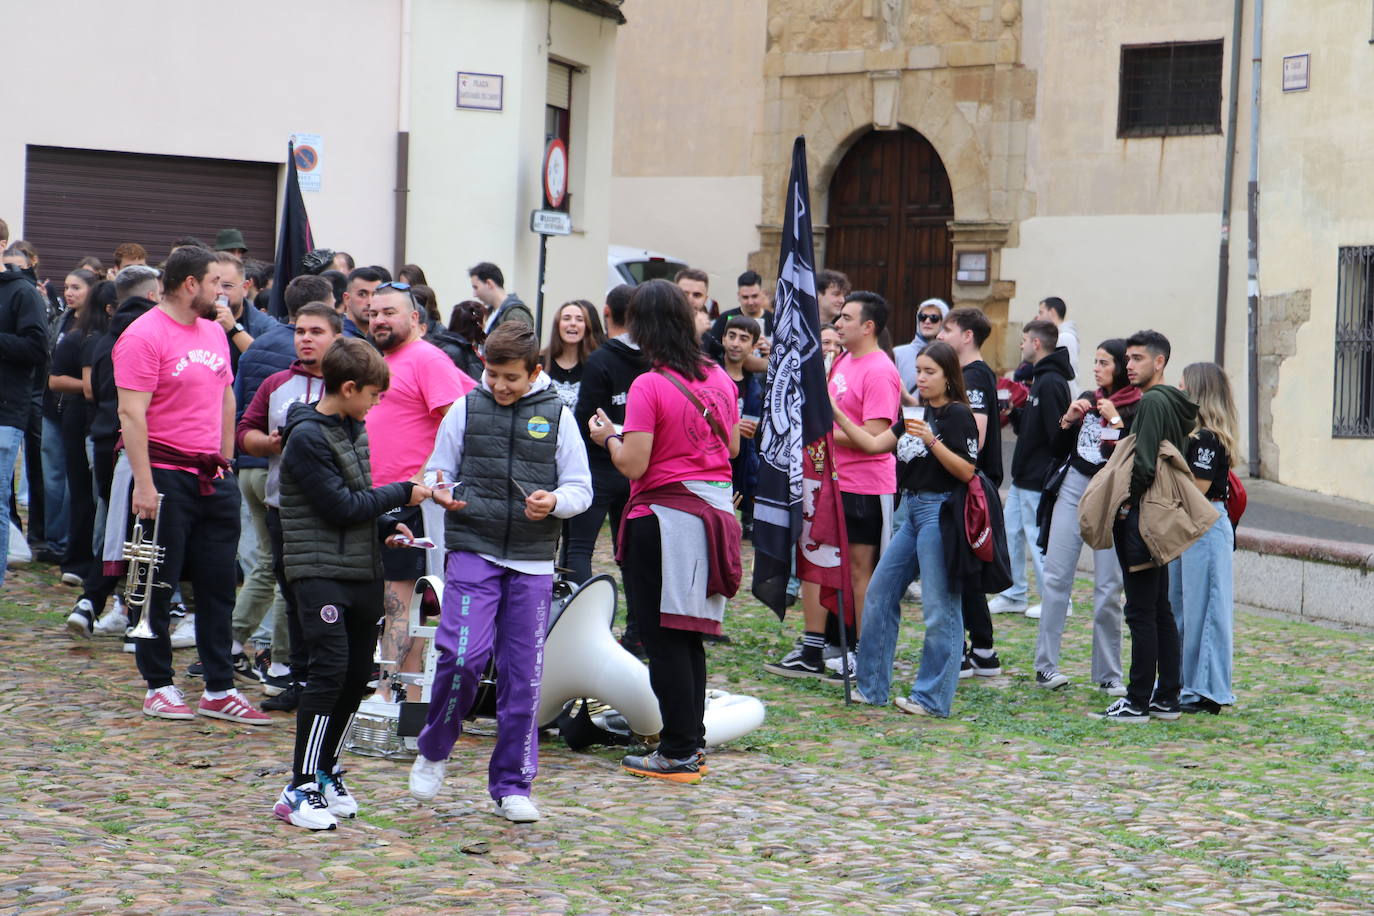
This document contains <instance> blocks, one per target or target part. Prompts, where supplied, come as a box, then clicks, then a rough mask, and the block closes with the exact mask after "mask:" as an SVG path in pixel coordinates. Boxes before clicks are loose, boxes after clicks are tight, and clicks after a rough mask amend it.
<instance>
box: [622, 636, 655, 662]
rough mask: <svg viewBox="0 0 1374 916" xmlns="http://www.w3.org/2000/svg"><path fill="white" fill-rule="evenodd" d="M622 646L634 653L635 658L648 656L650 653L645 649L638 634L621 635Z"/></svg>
mask: <svg viewBox="0 0 1374 916" xmlns="http://www.w3.org/2000/svg"><path fill="white" fill-rule="evenodd" d="M620 648H622V649H624V650H625V651H626V652H628V653H630V654H631V655H633V656H634V657H635V658H648V657H649V653H647V652H645V651H644V643H643V642H641V641H640V639H639V637H638V636H635V635H633V634H626V635H624V636H622V637H620Z"/></svg>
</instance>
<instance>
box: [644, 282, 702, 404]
mask: <svg viewBox="0 0 1374 916" xmlns="http://www.w3.org/2000/svg"><path fill="white" fill-rule="evenodd" d="M625 317H626V320H627V321H628V322H629V324H630V337H632V338H633V339H634V342H635V343H637V344H639V349H640V352H641V353H643V354H644V361H645V362H646V363H648V364H649V365H650V366H651V367H654V368H659V367H664V368H668V369H672V370H673V371H674V372H676V373H678V374H679V375H681V376H683V377H684V378H689V379H692V380H694V381H698V382H700V381H704V380H705V379H706V370H707V368H708V366H709V365H710V362H709V361H708V360H707V358H706V354H704V353H702V352H701V341H700V339H699V338H698V337H697V326H696V316H694V315H693V314H692V307H691V306H689V305H688V304H687V297H686V296H684V295H683V294H682V290H680V289H678V285H677V284H676V283H669V282H668V281H667V280H649V281H647V282H644V283H641V284H639V286H638V287H637V288H636V289H635V294H634V296H633V297H632V298H631V299H630V307H629V310H628V312H627V313H626V316H625Z"/></svg>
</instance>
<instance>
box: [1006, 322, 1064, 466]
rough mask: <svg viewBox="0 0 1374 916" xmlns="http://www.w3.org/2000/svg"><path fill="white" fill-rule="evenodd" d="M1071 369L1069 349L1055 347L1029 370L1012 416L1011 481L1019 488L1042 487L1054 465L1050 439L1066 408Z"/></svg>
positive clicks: (1054, 435)
mask: <svg viewBox="0 0 1374 916" xmlns="http://www.w3.org/2000/svg"><path fill="white" fill-rule="evenodd" d="M1072 381H1073V369H1072V368H1071V365H1070V363H1069V351H1068V350H1066V349H1064V348H1063V347H1059V348H1058V349H1056V350H1055V351H1054V352H1053V353H1051V354H1049V355H1048V356H1046V357H1045V358H1044V359H1042V360H1040V362H1038V363H1036V364H1035V367H1034V368H1033V369H1032V370H1031V388H1030V397H1028V398H1027V399H1026V405H1025V406H1024V407H1022V408H1021V409H1020V410H1019V411H1018V412H1017V414H1016V415H1014V416H1013V417H1012V419H1013V421H1014V423H1015V426H1016V451H1014V452H1012V455H1011V482H1012V484H1013V485H1014V486H1018V487H1020V488H1021V489H1023V490H1036V491H1039V490H1042V489H1044V487H1045V477H1046V476H1047V475H1048V474H1049V472H1050V471H1051V470H1053V469H1054V466H1055V454H1054V440H1055V438H1056V437H1057V436H1058V434H1059V420H1060V419H1061V418H1062V417H1063V416H1064V411H1066V410H1068V409H1069V396H1070V390H1069V385H1070V384H1071V383H1072Z"/></svg>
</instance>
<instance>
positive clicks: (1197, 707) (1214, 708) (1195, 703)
mask: <svg viewBox="0 0 1374 916" xmlns="http://www.w3.org/2000/svg"><path fill="white" fill-rule="evenodd" d="M1178 708H1179V711H1180V712H1185V713H1188V714H1190V715H1191V714H1194V713H1206V714H1207V715H1209V716H1219V715H1221V704H1220V703H1213V702H1212V701H1211V700H1209V699H1207V698H1206V697H1198V698H1197V699H1196V700H1187V701H1185V702H1183V703H1179V704H1178Z"/></svg>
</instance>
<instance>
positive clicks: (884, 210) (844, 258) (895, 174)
mask: <svg viewBox="0 0 1374 916" xmlns="http://www.w3.org/2000/svg"><path fill="white" fill-rule="evenodd" d="M953 218H954V192H953V190H951V188H950V186H949V177H948V176H947V175H946V174H945V167H944V164H943V163H942V162H940V156H939V154H938V153H936V152H935V147H933V146H931V145H930V141H929V140H927V139H926V138H925V137H923V136H921V135H920V134H918V133H917V132H916V131H914V130H912V129H910V128H902V129H901V130H898V131H873V132H871V133H869V134H866V135H865V136H864V137H863V138H861V139H860V140H859V142H858V143H856V144H854V147H853V148H852V149H851V150H850V151H849V152H848V153H846V154H845V157H844V159H843V160H841V161H840V166H839V168H837V169H836V170H835V177H834V178H833V179H832V180H831V182H830V211H829V214H828V220H827V221H828V223H829V226H830V228H829V230H828V232H827V235H826V247H825V266H826V267H829V268H832V269H834V270H841V271H844V273H845V274H847V275H848V276H849V279H850V281H851V282H852V283H853V284H854V288H855V289H870V290H873V291H874V292H876V293H880V294H881V295H882V296H883V297H884V298H886V299H887V301H888V303H889V304H890V305H891V307H892V316H891V320H890V321H889V323H888V326H889V328H890V329H891V331H892V340H893V343H903V342H905V341H908V340H911V338H912V336H913V335H914V334H915V333H916V304H917V303H918V302H920V301H921V300H922V299H927V298H930V297H931V296H939V297H940V298H941V299H944V300H945V301H947V302H948V301H949V298H950V283H951V281H952V280H953V276H952V272H953V254H952V250H953V249H952V247H951V244H950V237H949V225H948V223H949V220H951V219H953Z"/></svg>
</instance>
